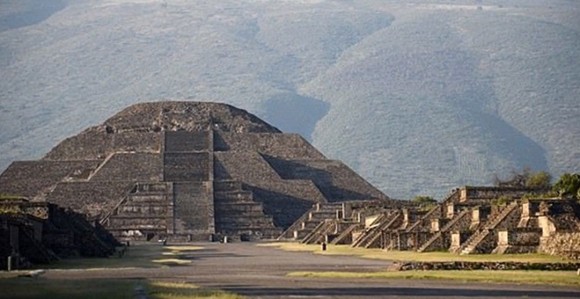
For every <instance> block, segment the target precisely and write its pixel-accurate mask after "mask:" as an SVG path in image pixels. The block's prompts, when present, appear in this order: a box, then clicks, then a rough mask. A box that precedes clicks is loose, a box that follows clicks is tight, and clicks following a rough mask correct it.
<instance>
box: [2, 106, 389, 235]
mask: <svg viewBox="0 0 580 299" xmlns="http://www.w3.org/2000/svg"><path fill="white" fill-rule="evenodd" d="M0 194H8V195H18V196H24V197H27V198H29V199H30V200H33V201H48V202H51V203H55V204H57V205H60V206H62V207H68V208H71V209H73V210H75V211H78V212H81V213H84V214H86V215H87V217H89V218H90V219H93V220H95V221H100V222H101V223H102V224H103V225H104V226H105V227H106V228H107V229H108V230H109V231H111V232H112V233H113V234H114V235H115V236H117V237H119V238H122V239H123V238H126V239H144V238H148V239H150V238H152V237H153V236H158V237H162V238H165V237H168V238H171V239H174V240H184V241H187V240H200V239H204V240H207V239H208V238H209V237H210V236H212V235H216V234H217V235H228V236H231V237H239V236H245V237H249V238H265V237H275V236H277V235H278V234H279V233H280V232H281V230H282V229H284V228H286V227H288V226H289V225H290V224H292V223H293V222H294V221H295V220H296V219H297V218H298V217H300V216H301V215H302V214H303V213H304V212H305V211H307V210H308V209H309V208H310V207H311V206H312V205H313V204H315V203H327V202H340V201H350V200H368V199H375V200H376V199H379V200H385V201H389V199H388V198H387V196H386V195H384V194H383V193H382V192H380V191H379V190H377V189H376V188H374V187H373V186H371V185H370V184H369V183H367V182H366V181H365V180H364V179H362V178H361V177H360V176H359V175H357V174H356V173H355V172H354V171H352V170H351V169H350V168H348V167H347V166H345V165H344V164H343V163H341V162H339V161H334V160H328V159H327V158H325V157H324V156H323V155H322V154H321V153H320V152H318V151H317V150H316V149H315V148H314V147H312V146H311V145H310V144H309V143H308V142H307V141H306V140H304V139H303V138H302V137H300V136H299V135H296V134H284V133H282V132H280V131H279V130H278V129H276V128H274V127H272V126H270V125H269V124H267V123H265V122H263V121H262V120H260V119H258V118H257V117H255V116H254V115H251V114H249V113H248V112H246V111H244V110H240V109H237V108H234V107H232V106H229V105H225V104H217V103H207V102H203V103H202V102H157V103H144V104H137V105H134V106H131V107H128V108H126V109H125V110H123V111H121V112H120V113H118V114H116V115H115V116H113V117H111V118H110V119H108V120H107V121H105V122H104V123H103V124H102V125H99V126H95V127H91V128H88V129H87V130H85V131H83V132H82V133H80V134H78V135H76V136H74V137H71V138H68V139H66V140H64V141H62V142H61V143H60V144H58V145H57V146H56V147H55V148H53V149H52V150H51V151H50V152H49V153H48V154H47V155H46V156H45V157H44V158H42V159H41V160H38V161H18V162H14V163H12V164H11V165H10V166H9V167H8V169H7V170H6V171H5V172H4V173H3V174H2V175H0Z"/></svg>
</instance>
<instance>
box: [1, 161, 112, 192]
mask: <svg viewBox="0 0 580 299" xmlns="http://www.w3.org/2000/svg"><path fill="white" fill-rule="evenodd" d="M100 162H101V161H99V160H90V161H59V162H56V161H19V162H14V163H12V164H11V165H10V166H9V167H8V169H6V171H5V172H4V173H2V175H0V193H2V194H8V195H15V196H24V197H28V198H33V197H35V196H38V195H40V194H42V193H44V192H47V191H49V190H50V188H52V187H53V186H54V185H55V184H56V183H58V182H60V181H63V180H67V178H69V177H74V176H75V174H81V173H86V170H94V169H96V168H97V166H98V165H99V163H100ZM89 172H90V171H89ZM70 180H72V179H70Z"/></svg>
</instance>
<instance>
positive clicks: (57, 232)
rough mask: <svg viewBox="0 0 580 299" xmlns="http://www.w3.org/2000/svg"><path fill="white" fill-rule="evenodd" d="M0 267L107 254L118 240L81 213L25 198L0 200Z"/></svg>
mask: <svg viewBox="0 0 580 299" xmlns="http://www.w3.org/2000/svg"><path fill="white" fill-rule="evenodd" d="M0 211H1V213H0V269H2V270H4V269H6V268H7V267H8V264H7V263H8V257H9V256H10V257H11V265H10V268H12V269H17V268H26V267H28V266H30V265H32V264H42V263H50V262H52V261H55V260H58V259H60V258H64V257H70V256H86V257H106V256H109V255H111V254H113V253H114V251H115V246H117V245H119V243H118V242H117V241H116V240H115V239H114V238H113V237H112V236H111V235H110V234H109V233H108V232H106V231H105V230H104V229H103V228H102V227H101V226H100V225H99V224H98V223H95V222H89V221H87V219H86V218H85V216H84V215H82V214H79V213H75V212H73V211H70V210H65V209H63V208H60V207H58V206H56V205H54V204H49V203H46V202H30V201H28V200H26V199H24V198H20V199H19V198H8V199H6V198H4V199H2V200H0Z"/></svg>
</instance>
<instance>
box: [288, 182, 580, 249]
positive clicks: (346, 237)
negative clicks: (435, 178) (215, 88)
mask: <svg viewBox="0 0 580 299" xmlns="http://www.w3.org/2000/svg"><path fill="white" fill-rule="evenodd" d="M546 191H547V190H541V189H526V188H512V187H470V186H466V187H462V188H459V189H456V190H454V191H453V192H452V193H451V194H450V195H449V196H448V197H447V198H446V199H445V200H443V201H442V202H440V203H438V204H437V205H435V206H433V207H431V208H428V209H427V208H425V207H418V206H413V205H411V204H410V203H409V205H408V206H406V207H403V206H401V207H398V208H393V207H392V206H387V205H384V204H383V203H382V202H374V201H367V202H365V201H362V202H354V203H353V202H345V203H341V204H323V205H317V206H315V207H314V208H312V210H310V211H309V212H307V213H305V214H304V215H303V216H302V217H301V218H299V219H298V221H297V222H296V223H294V224H293V225H292V226H290V227H289V229H288V230H287V231H285V232H284V233H283V234H282V235H281V236H280V237H279V239H280V240H299V241H301V242H303V243H307V244H314V243H323V242H324V243H327V244H350V245H351V246H353V247H363V248H382V249H385V250H414V251H418V252H426V251H450V252H454V253H458V254H474V253H498V254H501V253H532V252H544V253H549V254H553V255H560V256H565V257H567V258H571V259H579V258H580V204H579V203H578V202H577V201H574V200H568V199H561V198H537V197H538V195H540V194H544V193H545V192H546Z"/></svg>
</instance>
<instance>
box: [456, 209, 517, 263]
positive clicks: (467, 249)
mask: <svg viewBox="0 0 580 299" xmlns="http://www.w3.org/2000/svg"><path fill="white" fill-rule="evenodd" d="M518 206H519V204H518V202H517V201H514V202H512V203H510V204H509V205H508V206H507V207H505V208H504V209H503V210H502V211H501V212H499V213H498V214H496V215H495V216H493V217H492V218H491V219H490V220H489V221H487V222H486V223H485V224H484V227H483V229H482V230H480V231H478V232H476V233H474V234H473V235H472V236H471V237H470V238H469V239H468V240H467V241H465V246H463V245H462V246H461V247H460V248H459V251H460V253H461V254H471V253H475V252H477V250H478V247H479V246H480V244H481V243H482V242H483V241H484V240H486V239H487V238H488V236H489V237H494V236H495V234H492V233H491V232H492V231H495V229H496V228H497V226H498V225H500V224H501V223H502V222H503V221H504V220H506V219H507V218H508V217H509V216H510V215H511V214H512V213H513V212H514V211H516V210H517V208H518ZM494 248H495V246H494Z"/></svg>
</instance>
